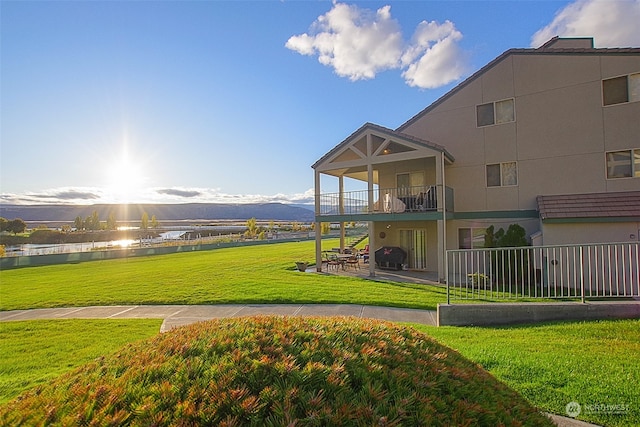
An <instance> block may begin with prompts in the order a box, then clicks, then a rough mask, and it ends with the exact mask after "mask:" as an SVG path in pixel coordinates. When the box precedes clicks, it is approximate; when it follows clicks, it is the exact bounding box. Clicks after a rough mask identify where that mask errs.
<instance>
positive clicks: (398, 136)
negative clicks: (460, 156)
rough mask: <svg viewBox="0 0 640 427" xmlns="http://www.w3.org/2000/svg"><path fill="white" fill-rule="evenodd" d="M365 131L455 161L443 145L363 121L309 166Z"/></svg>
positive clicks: (320, 161)
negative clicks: (356, 128) (412, 145)
mask: <svg viewBox="0 0 640 427" xmlns="http://www.w3.org/2000/svg"><path fill="white" fill-rule="evenodd" d="M367 132H371V133H374V134H377V135H382V136H385V137H387V138H390V139H395V140H398V141H402V142H407V143H409V144H415V145H418V146H421V147H423V148H426V149H430V150H434V151H437V152H440V153H441V154H442V155H443V156H444V158H445V160H446V161H447V162H448V163H449V164H452V163H453V162H454V161H455V158H454V157H453V155H451V153H449V152H448V151H447V150H446V149H445V148H444V147H443V146H441V145H438V144H434V143H432V142H431V141H427V140H424V139H421V138H416V137H415V136H411V135H408V134H405V133H402V132H398V131H394V130H393V129H389V128H386V127H384V126H380V125H376V124H374V123H365V124H364V125H362V126H361V127H360V128H359V129H358V130H356V131H355V132H353V133H352V134H351V135H349V136H348V137H347V138H346V139H344V140H343V141H342V142H340V143H339V144H338V145H336V146H335V147H333V148H332V149H331V150H329V151H328V152H327V153H326V154H325V155H324V156H322V157H321V158H320V159H318V160H317V161H316V162H315V163H314V164H313V165H311V167H312V168H313V169H318V168H319V167H320V166H322V164H323V163H324V162H326V161H327V160H329V159H331V158H332V157H333V156H334V155H336V154H338V153H339V152H340V151H341V150H342V149H343V148H345V147H347V146H348V145H349V144H351V143H352V142H354V141H357V140H359V139H360V138H362V137H363V136H365V135H366V134H367Z"/></svg>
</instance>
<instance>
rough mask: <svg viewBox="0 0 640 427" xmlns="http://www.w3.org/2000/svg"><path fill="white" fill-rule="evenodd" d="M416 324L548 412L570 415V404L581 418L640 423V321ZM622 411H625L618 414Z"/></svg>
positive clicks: (616, 423)
mask: <svg viewBox="0 0 640 427" xmlns="http://www.w3.org/2000/svg"><path fill="white" fill-rule="evenodd" d="M413 326H414V327H416V328H417V329H419V330H421V331H423V332H426V333H427V334H429V335H431V336H433V337H434V338H436V339H437V340H438V341H440V342H442V343H443V344H445V345H447V346H449V347H452V348H454V349H456V350H458V351H459V352H460V353H461V354H462V355H463V356H465V357H466V358H468V359H470V360H472V361H474V362H476V363H478V364H479V365H481V366H482V367H483V368H485V369H486V370H488V371H489V372H491V373H492V374H493V375H495V376H496V377H497V378H499V379H500V380H502V381H504V382H505V383H506V384H507V385H509V386H510V387H512V388H513V389H515V390H517V391H518V392H519V393H520V394H522V395H523V396H524V397H525V398H526V399H527V400H529V402H532V403H533V404H534V405H536V406H537V407H539V408H542V409H544V410H545V411H548V412H552V413H556V414H560V415H565V410H566V405H567V404H568V403H570V402H578V403H579V404H580V405H581V406H582V413H581V415H580V416H579V417H578V418H579V419H582V420H585V421H590V422H593V423H596V424H600V425H607V426H632V425H635V426H638V425H640V387H639V386H638V385H639V384H640V363H638V361H639V360H640V320H639V319H636V320H617V321H591V322H562V323H547V324H540V325H523V326H510V327H497V328H496V327H494V328H487V327H465V328H460V327H440V328H436V327H430V326H424V325H413ZM616 405H620V406H616ZM618 409H620V412H622V413H620V414H613V413H610V412H612V411H613V410H618ZM589 412H591V413H589Z"/></svg>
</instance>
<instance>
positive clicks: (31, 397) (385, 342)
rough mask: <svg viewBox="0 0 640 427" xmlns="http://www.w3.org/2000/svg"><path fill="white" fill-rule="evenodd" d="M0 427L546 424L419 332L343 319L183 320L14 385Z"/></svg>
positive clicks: (513, 396)
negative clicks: (60, 371) (47, 377)
mask: <svg viewBox="0 0 640 427" xmlns="http://www.w3.org/2000/svg"><path fill="white" fill-rule="evenodd" d="M0 424H2V425H35V424H38V425H40V424H44V425H55V424H58V425H101V426H102V425H118V426H122V425H132V426H149V425H156V426H162V425H180V426H189V425H228V426H231V425H256V426H269V425H271V426H287V425H296V426H307V425H308V426H312V425H366V426H385V425H407V426H418V425H427V426H435V425H446V426H451V425H456V426H461V425H487V426H489V425H490V426H497V425H536V426H537V425H552V424H551V422H550V421H549V420H547V419H546V417H544V416H543V415H541V414H539V413H538V412H537V411H536V409H534V408H532V407H531V406H530V405H529V404H527V403H526V402H525V401H524V400H523V399H522V398H521V397H520V396H518V395H517V394H516V393H515V392H514V391H512V390H511V389H509V388H507V387H506V386H505V385H504V384H502V383H500V382H498V381H497V380H496V379H495V378H493V377H492V376H491V375H489V374H488V373H487V372H485V371H483V370H482V369H480V368H479V367H478V366H476V365H474V364H473V363H471V362H469V361H467V360H466V359H464V358H462V356H460V355H459V354H458V353H456V352H454V351H452V350H450V349H448V348H447V347H444V346H442V345H440V344H438V343H437V342H435V341H433V340H432V339H430V338H429V337H428V336H426V335H424V334H422V333H420V332H418V331H415V330H413V329H411V328H408V327H402V326H398V325H394V324H391V323H386V322H380V321H372V320H362V319H354V318H350V319H345V318H298V317H252V318H241V319H222V320H215V321H210V322H206V323H200V324H195V325H191V326H187V327H183V328H179V329H174V330H173V331H171V332H168V333H165V334H161V335H158V336H157V337H155V338H153V339H150V340H148V341H145V342H141V343H137V344H134V345H129V346H127V347H125V348H123V349H122V350H120V351H119V352H118V353H117V354H115V355H113V356H110V357H103V358H100V359H98V360H96V361H95V362H93V363H90V364H88V365H85V366H84V367H82V368H80V369H78V370H76V371H75V372H73V373H72V374H69V375H65V376H62V377H60V378H58V379H57V380H55V381H53V382H52V383H49V384H47V385H45V386H40V387H37V388H35V389H33V390H32V391H30V392H28V393H25V394H24V395H22V396H21V397H19V398H17V399H16V400H14V401H12V402H10V403H8V404H7V405H5V406H4V407H2V408H1V409H0Z"/></svg>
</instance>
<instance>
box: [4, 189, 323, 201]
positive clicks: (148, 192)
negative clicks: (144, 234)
mask: <svg viewBox="0 0 640 427" xmlns="http://www.w3.org/2000/svg"><path fill="white" fill-rule="evenodd" d="M132 196H135V201H134V202H135V203H229V204H243V203H286V204H290V203H294V204H309V205H312V204H313V203H314V190H313V188H311V189H309V190H307V191H305V192H304V193H297V194H273V195H263V194H227V193H223V192H222V191H220V189H218V188H184V187H163V188H147V189H144V190H142V191H140V192H139V193H137V194H135V195H132ZM0 203H2V204H7V205H8V204H15V205H35V204H61V205H62V204H65V205H69V204H77V205H88V204H100V203H107V204H110V203H122V200H119V199H118V198H114V197H113V196H112V195H111V194H110V193H109V192H107V191H103V189H101V188H94V187H90V188H89V187H73V188H70V187H64V188H52V189H46V190H42V191H38V192H26V193H22V194H17V193H2V194H0ZM132 203H133V202H132Z"/></svg>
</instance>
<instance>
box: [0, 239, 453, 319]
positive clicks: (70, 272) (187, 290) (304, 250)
mask: <svg viewBox="0 0 640 427" xmlns="http://www.w3.org/2000/svg"><path fill="white" fill-rule="evenodd" d="M323 245H326V247H327V248H330V247H332V246H336V242H333V241H327V242H323ZM313 260H314V242H313V241H304V242H293V243H278V244H267V245H259V246H245V247H236V248H225V249H216V250H210V251H200V252H189V253H177V254H171V255H157V256H148V257H139V258H127V259H118V260H105V261H92V262H85V263H80V264H62V265H52V266H44V267H31V268H21V269H15V270H5V271H1V272H0V283H1V286H0V310H15V309H31V308H49V307H70V306H76V307H77V306H90V305H118V304H223V303H239V304H248V303H281V304H282V303H296V304H301V303H342V304H350V303H353V304H371V305H386V306H395V307H410V308H422V309H429V310H435V309H436V307H437V304H438V303H440V302H445V301H446V290H445V289H444V288H442V287H438V286H427V285H414V284H399V283H381V282H376V281H372V280H367V279H363V278H356V277H344V276H343V277H340V276H334V275H327V274H314V273H303V272H299V271H297V270H296V268H295V262H296V261H307V262H312V261H313Z"/></svg>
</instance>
